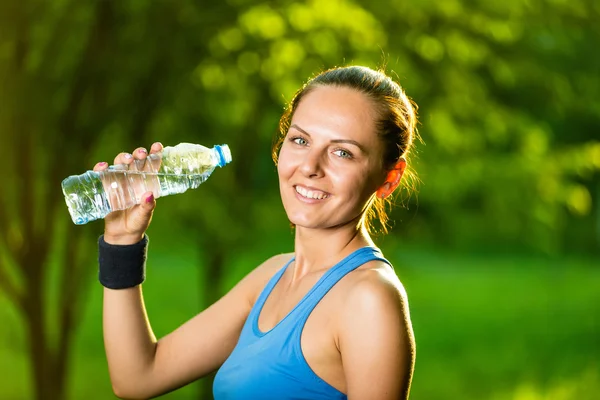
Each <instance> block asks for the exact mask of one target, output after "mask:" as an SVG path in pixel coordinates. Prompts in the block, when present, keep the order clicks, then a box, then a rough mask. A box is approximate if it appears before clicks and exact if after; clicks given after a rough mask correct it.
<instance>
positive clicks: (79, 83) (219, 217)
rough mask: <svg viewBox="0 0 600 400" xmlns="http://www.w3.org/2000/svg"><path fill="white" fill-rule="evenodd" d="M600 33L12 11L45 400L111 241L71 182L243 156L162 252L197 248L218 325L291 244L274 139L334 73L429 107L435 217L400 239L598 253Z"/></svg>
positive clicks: (568, 16)
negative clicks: (201, 157)
mask: <svg viewBox="0 0 600 400" xmlns="http://www.w3.org/2000/svg"><path fill="white" fill-rule="evenodd" d="M599 13H600V8H599V7H598V5H597V4H595V2H593V1H592V0H576V1H571V2H559V1H547V2H546V1H538V2H531V1H525V0H509V1H506V2H503V3H502V4H497V3H490V2H475V1H466V0H465V1H458V0H449V1H446V2H443V3H440V2H431V1H422V2H418V3H414V2H413V3H411V4H408V3H406V2H401V1H395V0H394V1H386V2H383V1H370V2H366V1H364V2H361V3H357V2H353V1H349V0H320V1H316V0H313V1H306V2H293V3H290V2H287V1H283V0H280V1H271V2H255V1H249V0H232V1H228V2H212V3H209V4H198V3H197V2H193V1H191V0H176V1H155V2H151V3H149V2H144V1H141V0H126V1H121V2H111V1H105V0H97V1H94V2H75V1H72V0H57V1H54V2H51V3H49V2H45V1H41V0H27V1H16V0H9V1H5V2H2V3H1V4H0V77H1V82H2V90H1V91H0V140H2V143H3V146H4V149H5V151H4V152H3V153H4V156H5V165H7V166H10V167H9V168H10V169H9V172H10V173H9V174H8V175H7V176H6V178H5V180H4V182H3V185H4V186H3V189H2V191H1V192H0V251H1V254H0V289H1V290H2V292H3V293H4V294H5V295H6V296H7V297H8V298H9V299H11V300H12V301H13V303H14V304H15V306H16V307H17V308H18V309H19V310H20V311H21V313H22V315H23V318H24V321H25V325H26V326H27V331H28V332H29V341H30V349H31V365H32V370H33V376H34V382H35V386H36V391H37V395H38V398H40V396H41V394H42V393H44V398H49V399H54V398H62V397H64V393H65V391H64V385H65V384H66V381H65V379H66V375H65V374H66V371H67V362H68V359H69V357H68V355H69V351H70V350H69V349H70V341H71V338H72V336H73V334H74V332H75V329H76V327H77V321H79V320H80V317H81V316H80V305H81V304H83V301H82V299H83V298H84V294H85V291H86V288H87V286H86V285H85V283H83V282H86V281H87V280H88V278H89V277H88V274H91V271H93V268H92V266H93V265H94V264H95V261H94V258H95V254H96V249H95V246H94V243H95V236H97V234H98V232H97V227H99V226H101V225H98V224H96V225H92V226H83V227H75V226H73V224H72V223H71V222H70V220H69V219H68V214H67V212H66V208H65V206H64V203H63V201H62V198H61V194H60V192H59V190H58V185H59V184H60V180H61V179H62V178H64V177H66V176H67V175H70V174H74V173H80V172H83V170H84V169H89V168H91V167H92V165H93V164H94V163H95V162H96V161H101V160H105V157H106V155H107V154H110V155H112V154H116V153H118V152H120V151H122V150H124V149H133V148H135V147H137V146H141V145H146V146H149V145H150V143H151V142H152V141H153V140H160V141H162V142H163V143H164V144H166V145H171V144H176V143H179V142H181V141H190V142H200V143H204V144H207V145H211V144H215V143H228V144H229V145H230V147H231V149H232V152H233V157H234V162H233V163H232V164H231V166H228V167H227V168H225V169H224V170H223V171H222V172H219V177H218V179H217V178H216V177H215V178H212V179H211V181H210V185H211V190H210V191H208V190H204V191H202V190H199V191H197V193H194V194H186V195H185V196H181V197H178V198H177V201H176V205H175V206H172V207H170V208H168V207H161V204H159V209H158V211H157V212H159V213H166V214H168V215H169V216H170V217H172V218H170V220H172V221H174V222H177V223H174V224H173V225H172V226H169V229H170V231H169V232H168V233H167V234H164V233H163V234H162V235H163V236H167V235H170V236H173V237H174V238H175V239H177V238H178V237H183V236H184V235H190V236H191V237H193V238H194V240H195V241H197V243H198V254H199V258H200V260H201V261H199V263H198V265H199V269H200V271H201V273H202V275H203V278H202V282H203V285H202V287H201V293H202V296H203V298H202V304H201V307H205V306H207V305H208V304H210V303H212V302H213V301H214V300H216V298H217V297H218V296H219V295H220V294H221V293H222V292H223V290H225V289H227V287H226V286H227V284H225V283H224V282H225V268H224V266H225V265H228V264H231V263H233V262H234V261H235V260H236V259H237V258H238V257H239V256H240V253H241V252H243V251H249V252H250V251H257V250H256V249H258V248H262V247H265V248H268V249H271V248H273V245H272V244H271V243H273V242H277V243H281V242H284V241H282V240H281V236H282V233H283V232H285V233H287V232H288V230H287V226H285V215H284V213H283V210H282V207H281V205H280V200H279V193H278V190H277V177H276V173H275V168H274V166H273V164H272V161H271V159H270V148H269V147H270V143H271V138H272V136H273V134H274V133H275V131H276V129H277V120H278V118H279V115H280V114H281V111H283V104H284V103H285V101H286V100H289V99H290V98H291V96H292V95H293V93H294V92H295V90H297V89H298V88H299V87H300V86H301V84H302V83H303V82H304V81H305V80H306V78H308V77H309V76H311V75H313V74H314V73H316V72H318V71H319V70H321V69H324V68H328V67H332V66H335V65H344V64H366V65H369V66H372V67H377V66H378V65H380V64H384V63H385V64H387V70H388V72H390V73H392V75H397V77H398V80H399V82H400V83H401V84H402V85H403V86H404V87H405V88H406V89H407V92H408V93H409V95H411V96H412V97H414V98H415V100H416V101H417V103H419V105H420V106H421V120H422V127H421V134H422V136H423V137H424V138H425V141H426V143H427V146H426V147H422V146H421V147H422V148H421V150H419V153H420V157H419V160H418V161H419V162H418V163H417V168H416V169H417V172H418V173H419V174H420V175H421V179H422V181H423V182H424V185H423V188H422V192H421V195H420V196H419V197H418V198H417V197H413V199H412V200H411V201H410V202H409V204H410V205H411V206H413V205H415V203H416V202H417V201H418V205H419V212H418V214H417V215H416V216H415V217H414V218H413V219H412V220H411V223H410V224H405V225H403V229H402V230H395V231H394V233H393V235H394V236H392V239H393V238H394V237H399V238H402V240H407V239H408V238H410V239H411V240H414V241H418V242H421V243H423V242H427V241H435V242H437V243H445V244H451V245H456V244H458V245H460V244H464V243H468V244H469V246H470V247H471V248H473V246H474V245H475V244H477V245H480V244H490V243H493V244H494V245H495V246H506V245H516V246H519V247H527V248H534V249H542V250H544V251H547V252H551V251H554V249H560V248H564V249H583V250H586V251H589V250H591V249H593V248H594V246H596V248H597V246H598V241H599V240H600V232H598V230H600V227H599V226H600V224H599V223H594V221H593V218H590V216H592V215H593V213H594V212H595V213H596V217H597V221H600V209H599V208H600V200H599V199H596V201H595V202H594V201H593V197H594V196H598V194H594V193H597V191H598V190H599V189H598V188H600V174H599V173H598V171H599V170H600V143H599V140H598V133H597V126H598V121H599V119H600V103H599V102H598V90H600V89H598V88H599V87H600V82H599V79H600V78H599V77H598V76H597V71H598V70H599V69H600V68H599V66H600V61H599V57H600V56H599V55H598V54H597V53H596V52H595V51H593V50H594V49H595V46H597V43H598V42H599V39H600V38H599V35H600V32H599V30H598V27H597V26H596V25H595V24H594V21H595V20H597V19H598V14H599ZM582 59H585V62H581V60H582ZM105 161H109V162H112V160H105ZM170 204H175V202H171V203H170ZM594 204H596V206H595V207H596V210H595V211H594ZM395 215H396V217H397V219H401V218H403V217H404V216H405V215H406V214H405V212H404V211H400V212H398V211H397V212H395ZM572 226H576V227H577V229H575V230H573V229H568V227H572ZM594 232H596V239H595V241H594V239H593V234H594ZM160 235H161V234H157V236H160ZM288 243H289V247H288V248H287V250H291V243H292V240H291V237H290V240H289V242H288ZM252 267H254V266H253V265H249V266H247V267H245V268H246V269H245V271H243V272H247V270H249V269H251V268H252ZM210 383H211V382H210V379H207V380H205V385H204V386H203V389H202V392H201V394H200V396H201V398H206V397H209V395H208V393H209V391H210Z"/></svg>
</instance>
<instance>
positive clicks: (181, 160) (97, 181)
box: [62, 143, 231, 225]
mask: <svg viewBox="0 0 600 400" xmlns="http://www.w3.org/2000/svg"><path fill="white" fill-rule="evenodd" d="M229 162H231V152H230V150H229V147H228V146H227V145H221V146H218V145H217V146H215V147H213V148H212V149H209V148H206V147H204V146H201V145H199V144H191V143H181V144H179V145H177V146H174V147H165V148H163V150H162V151H161V152H159V153H154V154H149V155H148V157H146V159H145V160H134V161H133V162H132V163H131V164H130V165H127V164H121V165H111V166H110V167H108V168H107V169H106V170H104V171H99V172H96V171H87V172H85V173H84V174H81V175H73V176H69V177H68V178H66V179H65V180H64V181H63V182H62V190H63V194H64V195H65V201H66V203H67V207H68V208H69V213H70V214H71V218H72V219H73V222H74V223H75V224H76V225H83V224H86V223H88V222H89V221H93V220H96V219H99V218H104V217H106V215H108V214H109V213H110V212H112V211H116V210H125V209H128V208H130V207H133V206H134V205H136V204H140V202H141V201H142V198H141V196H142V194H144V193H145V192H148V191H152V193H154V197H155V198H159V197H163V196H168V195H170V194H176V193H183V192H185V191H186V190H188V189H195V188H197V187H198V186H200V184H201V183H203V182H204V181H206V179H208V177H209V176H210V174H211V173H212V172H213V171H214V169H215V167H217V166H219V167H223V166H224V165H225V164H227V163H229Z"/></svg>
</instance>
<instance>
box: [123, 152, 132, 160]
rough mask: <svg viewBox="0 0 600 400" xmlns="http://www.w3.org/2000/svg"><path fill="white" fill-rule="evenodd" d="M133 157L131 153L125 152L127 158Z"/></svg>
mask: <svg viewBox="0 0 600 400" xmlns="http://www.w3.org/2000/svg"><path fill="white" fill-rule="evenodd" d="M131 157H133V156H132V155H131V154H129V153H125V158H127V159H130V158H131Z"/></svg>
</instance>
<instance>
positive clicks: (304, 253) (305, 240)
mask: <svg viewBox="0 0 600 400" xmlns="http://www.w3.org/2000/svg"><path fill="white" fill-rule="evenodd" d="M365 246H374V243H373V241H372V240H371V237H370V236H369V233H368V232H367V230H366V229H365V228H364V226H363V225H362V223H358V224H357V223H356V222H354V223H353V224H349V225H347V226H341V227H336V228H330V229H307V228H302V227H296V237H295V242H294V253H295V257H296V259H295V261H294V264H295V265H294V273H293V278H292V280H293V281H296V280H299V279H301V278H302V277H303V276H305V275H307V274H309V273H311V272H316V271H319V270H323V269H328V268H330V267H332V266H333V265H335V264H336V263H337V262H338V261H340V260H341V259H343V258H344V257H346V256H347V255H349V254H350V253H352V252H353V251H355V250H357V249H359V248H361V247H365Z"/></svg>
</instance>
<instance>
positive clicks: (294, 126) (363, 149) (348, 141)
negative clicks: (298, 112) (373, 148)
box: [290, 124, 367, 153]
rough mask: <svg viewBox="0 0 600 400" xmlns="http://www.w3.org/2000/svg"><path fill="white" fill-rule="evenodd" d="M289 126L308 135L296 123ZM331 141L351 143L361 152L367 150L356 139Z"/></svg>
mask: <svg viewBox="0 0 600 400" xmlns="http://www.w3.org/2000/svg"><path fill="white" fill-rule="evenodd" d="M290 128H294V129H297V130H299V131H300V132H302V133H304V134H305V135H306V136H308V137H310V133H308V132H306V131H305V130H304V129H302V128H300V127H299V126H298V125H296V124H292V125H291V126H290ZM331 143H347V144H353V145H354V146H356V147H358V148H359V149H360V150H361V151H362V152H363V153H366V152H367V151H366V150H365V148H364V147H363V145H362V144H360V143H358V142H357V141H356V140H352V139H333V140H331Z"/></svg>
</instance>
